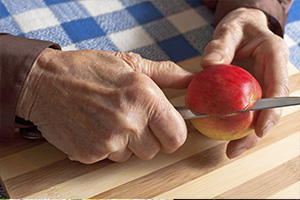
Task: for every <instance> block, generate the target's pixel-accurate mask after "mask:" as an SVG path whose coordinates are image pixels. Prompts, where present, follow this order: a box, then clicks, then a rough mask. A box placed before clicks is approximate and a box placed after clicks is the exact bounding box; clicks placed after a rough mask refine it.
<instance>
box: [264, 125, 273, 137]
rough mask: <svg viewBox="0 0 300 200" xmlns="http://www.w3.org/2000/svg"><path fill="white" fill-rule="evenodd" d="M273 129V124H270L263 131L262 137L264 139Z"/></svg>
mask: <svg viewBox="0 0 300 200" xmlns="http://www.w3.org/2000/svg"><path fill="white" fill-rule="evenodd" d="M273 127H274V122H270V123H269V124H268V125H267V126H266V127H265V128H264V130H263V133H262V136H261V137H264V136H265V135H267V133H268V132H269V131H270V130H271V129H272V128H273Z"/></svg>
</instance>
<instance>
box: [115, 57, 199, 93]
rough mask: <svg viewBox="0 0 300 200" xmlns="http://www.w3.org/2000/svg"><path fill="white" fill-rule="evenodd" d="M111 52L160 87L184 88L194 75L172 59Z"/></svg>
mask: <svg viewBox="0 0 300 200" xmlns="http://www.w3.org/2000/svg"><path fill="white" fill-rule="evenodd" d="M113 54H114V55H115V56H117V57H119V58H121V59H122V60H124V61H125V62H126V63H127V64H128V65H130V66H131V67H132V68H133V69H134V70H135V71H138V72H141V73H143V74H146V75H147V76H148V77H150V78H151V79H152V80H153V81H154V82H155V83H156V84H157V85H158V86H159V87H161V88H174V89H183V88H186V87H187V86H188V84H189V83H190V81H191V80H192V79H193V77H194V76H195V74H193V73H192V72H189V71H187V70H185V69H183V68H181V67H180V66H178V65H177V64H175V63H174V62H172V61H161V62H158V61H152V60H148V59H144V58H142V57H141V56H140V55H139V54H136V53H131V52H130V53H124V52H122V53H120V52H118V53H113Z"/></svg>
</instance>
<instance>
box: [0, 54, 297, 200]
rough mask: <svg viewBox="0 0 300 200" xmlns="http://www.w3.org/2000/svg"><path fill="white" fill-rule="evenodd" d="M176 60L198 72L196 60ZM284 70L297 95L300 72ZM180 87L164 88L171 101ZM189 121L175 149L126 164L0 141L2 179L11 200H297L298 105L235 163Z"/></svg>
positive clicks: (222, 145) (179, 96) (177, 100)
mask: <svg viewBox="0 0 300 200" xmlns="http://www.w3.org/2000/svg"><path fill="white" fill-rule="evenodd" d="M180 65H181V66H183V67H185V68H188V69H196V68H198V65H199V58H196V59H192V60H189V61H185V62H182V63H180ZM288 67H289V78H290V87H291V95H295V96H296V95H297V96H300V73H299V71H298V70H297V69H296V68H295V67H294V66H292V65H291V64H289V66H288ZM184 92H185V91H184V90H181V91H176V90H166V91H165V93H166V95H167V96H168V98H169V99H170V100H171V102H172V103H173V104H176V105H179V104H184V101H183V96H184ZM187 126H188V131H189V135H188V139H187V141H186V143H185V144H184V145H183V146H182V147H181V148H180V149H179V150H177V151H176V152H175V153H173V154H171V155H167V154H163V153H159V154H158V155H157V156H156V157H155V158H154V159H153V160H150V161H143V160H140V159H138V158H137V157H135V156H132V157H131V158H130V160H129V161H127V162H126V163H113V162H111V161H109V160H104V161H101V162H98V163H96V164H92V165H84V164H80V163H78V162H72V161H69V160H68V159H67V157H66V156H65V155H64V154H63V153H62V152H60V151H59V150H57V149H56V148H55V147H53V146H52V145H51V144H49V143H47V142H44V141H30V140H26V139H23V138H19V139H18V140H17V141H16V142H15V143H14V144H5V145H1V146H0V175H1V181H2V184H3V186H4V187H5V190H6V193H7V195H8V197H9V198H73V199H75V198H106V199H108V198H109V199H112V198H300V107H299V106H295V107H287V108H284V110H283V117H282V119H281V121H280V123H279V124H278V125H277V126H276V127H275V128H274V129H273V130H272V131H271V133H269V134H268V135H267V136H266V137H265V138H264V139H262V140H261V141H260V143H259V145H258V146H256V147H255V148H253V149H251V150H249V151H248V152H246V153H245V154H243V155H242V156H240V157H239V158H236V159H233V160H229V159H228V158H227V157H226V156H225V149H226V144H227V142H224V141H217V140H212V139H209V138H206V137H205V136H203V135H201V134H200V133H199V132H197V131H196V130H195V129H194V128H193V127H192V126H191V125H190V124H189V122H188V121H187ZM16 134H18V133H16Z"/></svg>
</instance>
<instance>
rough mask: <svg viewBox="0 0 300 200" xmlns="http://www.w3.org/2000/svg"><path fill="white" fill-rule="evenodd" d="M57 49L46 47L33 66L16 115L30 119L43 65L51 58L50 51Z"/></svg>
mask: <svg viewBox="0 0 300 200" xmlns="http://www.w3.org/2000/svg"><path fill="white" fill-rule="evenodd" d="M51 51H56V50H54V49H51V48H46V49H45V50H44V51H42V53H41V54H40V55H39V56H38V58H37V59H36V60H35V62H34V64H33V65H32V67H31V70H30V72H29V73H28V76H27V78H26V80H25V82H24V85H23V88H22V90H21V93H20V96H19V100H18V103H17V107H16V115H17V116H19V117H21V118H23V119H25V120H30V113H31V108H32V106H33V103H34V102H35V99H36V96H37V94H38V91H39V86H40V84H41V83H40V81H41V79H42V78H41V75H42V71H43V70H42V67H41V66H42V65H43V64H45V62H47V60H49V58H50V55H49V52H51Z"/></svg>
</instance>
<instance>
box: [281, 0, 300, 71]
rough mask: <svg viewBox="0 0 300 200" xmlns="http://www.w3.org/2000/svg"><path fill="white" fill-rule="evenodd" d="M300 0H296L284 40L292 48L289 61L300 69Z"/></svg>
mask: <svg viewBox="0 0 300 200" xmlns="http://www.w3.org/2000/svg"><path fill="white" fill-rule="evenodd" d="M299 11H300V0H297V1H294V2H293V4H292V7H291V9H290V14H289V18H288V21H287V25H286V27H285V35H284V40H285V41H286V43H287V45H288V47H289V49H290V57H289V61H290V62H291V63H292V64H294V65H295V66H296V67H297V68H298V69H299V70H300V13H299Z"/></svg>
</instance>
